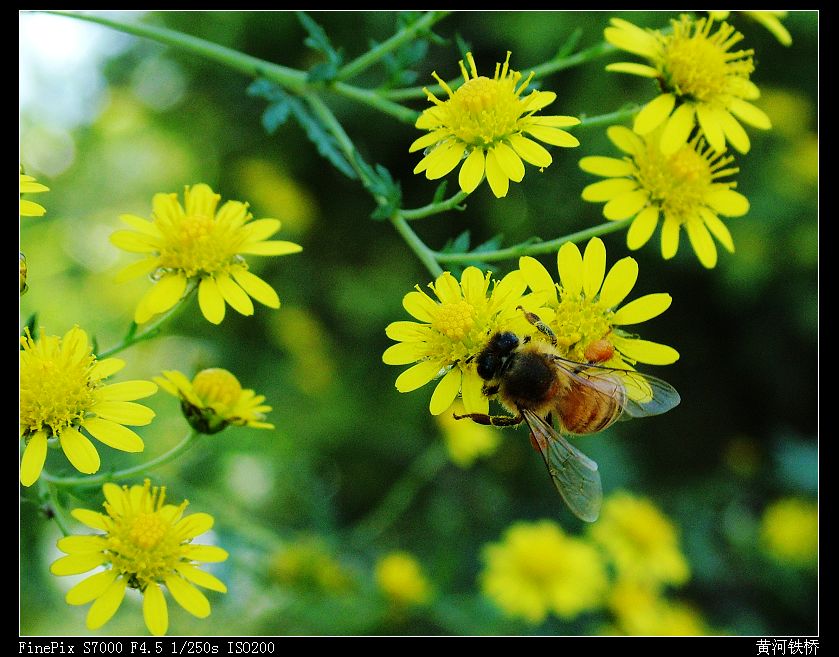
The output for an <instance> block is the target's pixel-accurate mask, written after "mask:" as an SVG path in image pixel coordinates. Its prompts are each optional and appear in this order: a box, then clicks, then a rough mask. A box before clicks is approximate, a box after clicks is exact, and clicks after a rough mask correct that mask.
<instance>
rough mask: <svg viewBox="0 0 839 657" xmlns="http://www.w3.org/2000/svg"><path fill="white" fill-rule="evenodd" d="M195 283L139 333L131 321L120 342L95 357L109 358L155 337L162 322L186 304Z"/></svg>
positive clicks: (136, 326)
mask: <svg viewBox="0 0 839 657" xmlns="http://www.w3.org/2000/svg"><path fill="white" fill-rule="evenodd" d="M195 287H196V286H195V283H194V282H190V283H189V286H188V287H187V289H186V292H185V293H184V295H183V296H182V297H181V300H180V301H178V303H176V304H175V305H174V306H172V307H171V308H170V309H169V310H167V311H166V312H165V313H162V314H161V315H160V316H159V317H157V318H156V319H155V320H154V321H153V322H150V323H149V324H145V325H144V327H143V330H142V331H141V332H140V333H137V329H138V325H137V324H136V323H135V322H131V326H129V327H128V331H127V332H126V334H125V337H123V339H122V342H120V343H119V344H118V345H115V346H113V347H111V348H110V349H106V350H105V351H102V352H100V353H98V354H97V355H96V358H98V359H99V360H102V359H104V358H109V357H110V356H113V355H115V354H118V353H119V352H120V351H123V350H124V349H127V348H128V347H131V346H133V345H135V344H137V343H138V342H143V341H145V340H151V339H152V338H154V337H156V336H157V335H158V334H159V333H160V330H161V328H162V327H163V324H165V323H166V322H167V321H169V320H170V319H171V318H172V317H174V316H175V314H176V313H177V312H178V311H179V310H180V309H181V308H183V307H184V306H185V305H186V302H187V300H188V299H189V298H190V297H191V296H192V293H193V292H194V291H195Z"/></svg>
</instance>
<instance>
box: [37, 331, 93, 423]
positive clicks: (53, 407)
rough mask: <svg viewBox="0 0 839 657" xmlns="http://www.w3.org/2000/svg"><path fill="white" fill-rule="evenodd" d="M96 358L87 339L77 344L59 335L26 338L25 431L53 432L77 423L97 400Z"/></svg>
mask: <svg viewBox="0 0 839 657" xmlns="http://www.w3.org/2000/svg"><path fill="white" fill-rule="evenodd" d="M95 362H96V358H95V357H94V356H93V354H92V353H91V348H90V346H89V345H88V344H87V343H86V339H85V344H84V345H83V346H82V345H79V344H77V345H76V347H75V348H70V347H69V346H68V345H64V348H62V339H61V338H59V337H58V336H47V337H42V338H40V339H39V340H37V341H36V340H33V339H32V338H31V337H29V335H28V334H27V336H26V337H25V338H24V339H23V351H22V352H21V354H20V425H21V431H22V433H23V434H24V435H30V434H33V433H35V432H37V431H40V430H41V429H44V428H49V430H50V434H51V435H57V434H58V433H59V432H60V431H61V429H63V428H65V427H68V426H70V425H72V424H75V423H78V422H79V421H80V420H82V419H83V418H84V416H85V413H86V412H87V411H89V410H90V409H91V408H92V407H93V406H94V405H95V404H96V402H97V397H96V386H97V384H96V382H94V381H92V380H91V370H92V368H93V365H94V364H95Z"/></svg>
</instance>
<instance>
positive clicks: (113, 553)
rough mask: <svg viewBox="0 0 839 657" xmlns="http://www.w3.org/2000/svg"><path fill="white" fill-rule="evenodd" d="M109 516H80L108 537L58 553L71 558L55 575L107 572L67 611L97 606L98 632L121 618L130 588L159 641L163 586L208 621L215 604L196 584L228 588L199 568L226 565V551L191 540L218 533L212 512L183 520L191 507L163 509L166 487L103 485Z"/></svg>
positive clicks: (63, 542)
mask: <svg viewBox="0 0 839 657" xmlns="http://www.w3.org/2000/svg"><path fill="white" fill-rule="evenodd" d="M102 492H103V493H104V494H105V500H106V501H105V503H104V507H105V513H99V512H97V511H91V510H88V509H74V510H73V512H72V515H73V517H74V518H75V519H76V520H78V521H79V522H81V523H82V524H84V525H86V526H88V527H90V528H91V529H96V530H98V531H100V532H104V533H103V534H93V535H78V536H66V537H64V538H62V539H59V541H58V549H59V550H61V551H62V552H64V553H65V554H66V556H64V557H60V558H59V559H57V560H56V561H54V562H53V564H52V566H50V572H52V574H53V575H59V576H60V575H80V574H82V573H86V572H88V571H90V570H93V569H95V568H96V569H98V568H100V567H104V570H98V571H97V572H96V573H94V574H93V575H91V576H90V577H87V578H86V579H84V580H82V581H81V582H79V583H78V584H76V585H75V586H74V587H73V588H71V589H70V590H69V591H68V592H67V595H66V597H65V600H66V601H67V603H68V604H71V605H84V604H87V603H88V602H93V604H92V605H91V606H90V609H89V611H88V613H87V627H88V628H89V629H91V630H96V629H99V628H100V627H102V626H103V625H104V624H105V623H107V622H108V621H109V620H110V619H111V617H112V616H113V615H114V614H115V613H116V611H117V609H119V606H120V605H121V604H122V601H123V599H124V597H125V592H126V589H129V588H131V589H136V590H138V591H140V592H141V593H142V594H143V619H144V620H145V622H146V627H147V628H148V629H149V632H151V633H152V634H154V635H162V634H166V630H167V629H168V628H169V611H168V608H167V605H166V598H165V597H164V595H163V588H161V585H162V586H165V587H166V590H168V591H169V594H170V595H171V596H172V597H173V598H174V599H175V602H177V603H178V604H179V605H180V606H181V607H183V608H184V609H186V610H187V611H188V612H189V613H190V614H192V615H193V616H196V617H198V618H206V617H207V616H209V615H210V602H209V601H208V600H207V598H206V596H205V595H204V594H203V593H201V591H199V590H198V589H197V588H195V586H193V584H197V585H198V586H201V587H203V588H205V589H210V590H211V591H219V592H220V593H226V592H227V587H226V586H225V585H224V584H223V583H222V582H221V581H220V580H218V579H217V578H216V577H214V576H213V575H211V574H210V573H207V572H204V571H203V570H201V569H200V568H199V567H198V566H199V562H205V563H214V562H219V561H224V560H225V559H227V552H226V551H225V550H223V549H221V548H220V547H216V546H214V545H196V544H193V543H192V540H193V539H194V538H195V537H197V536H199V535H201V534H203V533H204V532H206V531H208V530H209V529H210V528H211V527H212V526H213V522H214V520H213V517H212V516H211V515H209V514H207V513H193V514H190V515H186V516H185V515H184V510H185V509H186V506H187V504H189V502H187V501H186V500H185V501H183V502H182V503H181V504H179V505H178V506H175V505H174V504H165V503H164V502H165V499H166V488H165V487H161V488H159V487H157V486H155V487H154V488H152V487H151V483H150V482H149V480H148V479H146V481H145V483H144V484H143V485H142V486H140V485H135V486H132V487H131V488H130V489H129V488H128V486H122V487H119V486H117V485H116V484H111V483H108V484H105V485H104V486H103V487H102Z"/></svg>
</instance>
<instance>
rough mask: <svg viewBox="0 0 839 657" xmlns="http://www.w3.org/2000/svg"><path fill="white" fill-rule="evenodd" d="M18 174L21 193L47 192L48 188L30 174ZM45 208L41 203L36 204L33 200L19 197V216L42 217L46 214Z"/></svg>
mask: <svg viewBox="0 0 839 657" xmlns="http://www.w3.org/2000/svg"><path fill="white" fill-rule="evenodd" d="M19 175H20V193H21V194H39V193H41V192H48V191H50V188H49V187H47V186H46V185H42V184H41V183H39V182H37V181H36V180H35V178H33V177H32V176H26V175H24V174H22V173H21V174H19ZM46 212H47V211H46V209H45V208H44V206H43V205H38V204H37V203H35V202H34V201H28V200H26V199H20V216H21V217H42V216H44V214H46Z"/></svg>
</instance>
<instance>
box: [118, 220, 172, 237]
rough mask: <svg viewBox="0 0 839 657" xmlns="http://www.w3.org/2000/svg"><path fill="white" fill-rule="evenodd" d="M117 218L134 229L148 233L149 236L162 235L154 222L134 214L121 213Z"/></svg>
mask: <svg viewBox="0 0 839 657" xmlns="http://www.w3.org/2000/svg"><path fill="white" fill-rule="evenodd" d="M119 220H120V221H121V222H122V223H124V224H125V225H126V226H130V227H131V228H133V229H134V230H136V231H138V232H140V233H143V234H144V235H149V236H150V237H157V238H160V237H162V234H161V232H160V229H159V228H158V227H157V226H155V225H154V222H152V221H149V220H148V219H144V218H143V217H138V216H137V215H136V214H121V215H119Z"/></svg>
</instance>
